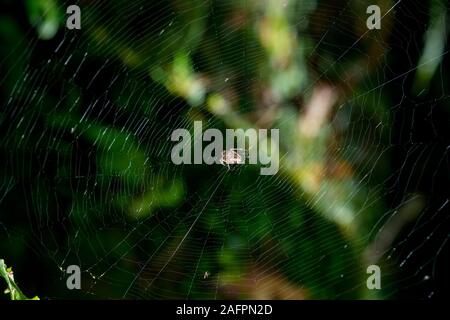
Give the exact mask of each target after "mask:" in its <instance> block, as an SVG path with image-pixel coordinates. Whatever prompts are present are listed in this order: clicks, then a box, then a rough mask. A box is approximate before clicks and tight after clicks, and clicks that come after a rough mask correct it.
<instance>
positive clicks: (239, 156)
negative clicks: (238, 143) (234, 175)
mask: <svg viewBox="0 0 450 320" xmlns="http://www.w3.org/2000/svg"><path fill="white" fill-rule="evenodd" d="M219 163H220V164H221V165H224V166H227V167H228V170H229V169H230V165H232V164H244V163H245V152H244V150H243V149H234V148H233V149H228V150H224V151H222V155H221V157H220V159H219Z"/></svg>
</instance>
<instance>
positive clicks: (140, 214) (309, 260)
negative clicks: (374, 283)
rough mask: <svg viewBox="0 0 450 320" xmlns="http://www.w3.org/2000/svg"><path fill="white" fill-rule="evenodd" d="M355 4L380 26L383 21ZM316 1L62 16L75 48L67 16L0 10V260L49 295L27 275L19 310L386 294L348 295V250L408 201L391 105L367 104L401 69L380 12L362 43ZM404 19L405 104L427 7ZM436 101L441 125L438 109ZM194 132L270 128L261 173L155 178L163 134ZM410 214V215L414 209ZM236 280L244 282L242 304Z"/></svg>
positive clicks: (430, 52)
mask: <svg viewBox="0 0 450 320" xmlns="http://www.w3.org/2000/svg"><path fill="white" fill-rule="evenodd" d="M375 2H376V3H378V4H379V5H380V7H381V8H382V10H383V12H386V11H387V10H389V8H391V7H392V6H393V5H394V2H393V1H390V0H379V1H375ZM330 3H331V2H330V1H279V0H264V1H225V2H223V1H209V2H204V1H200V0H192V1H180V0H171V1H169V0H164V1H129V0H114V1H99V2H92V3H90V2H89V1H80V6H81V7H82V30H80V31H69V30H65V28H64V19H65V16H64V13H65V9H64V8H65V7H66V6H67V5H68V3H65V2H63V1H56V0H55V1H44V0H33V1H31V0H30V1H25V2H23V3H21V4H17V3H13V2H12V1H8V2H7V5H6V4H5V6H7V7H8V8H10V11H9V12H8V14H7V13H2V14H1V16H0V26H1V28H0V30H1V32H0V37H1V39H2V43H3V44H2V47H1V48H0V50H1V57H2V60H1V61H2V63H1V65H2V69H3V68H5V67H6V68H7V69H8V70H6V69H5V73H4V76H3V77H2V79H1V80H2V90H1V94H2V99H3V101H4V103H3V104H4V105H5V108H3V109H2V111H1V114H0V121H1V124H2V140H1V157H2V160H3V161H4V163H5V166H4V168H2V170H1V172H0V174H1V181H2V182H1V184H2V190H1V191H2V193H4V194H5V196H4V198H3V199H2V201H1V208H2V211H3V212H14V213H15V214H13V215H11V214H7V215H5V216H4V217H2V219H1V220H0V229H1V227H2V226H3V227H4V228H5V235H6V237H7V239H8V243H14V245H13V246H10V247H9V248H6V245H3V244H2V245H1V246H0V248H1V250H2V251H0V253H2V254H3V252H7V256H8V259H9V258H11V257H14V261H15V262H14V263H15V264H16V265H26V264H27V261H28V258H27V257H26V252H33V254H34V255H36V256H38V257H39V259H42V260H40V262H39V265H40V266H39V268H40V271H41V272H42V274H45V277H44V276H43V279H55V280H54V281H53V280H52V281H51V283H42V282H40V281H45V280H36V279H33V278H31V276H30V278H29V279H28V280H29V282H30V283H34V286H36V287H35V288H32V289H40V290H42V291H40V292H39V291H36V290H33V292H39V295H40V296H45V295H48V296H62V297H65V296H70V295H74V296H75V297H88V298H91V296H90V293H94V294H96V295H98V296H100V297H114V298H116V297H122V296H125V297H151V298H154V297H157V298H158V297H159V298H161V297H169V298H184V297H186V296H188V297H189V298H215V297H218V296H217V294H219V297H224V298H249V297H250V298H255V297H257V298H289V297H293V298H299V299H307V298H336V297H338V298H383V297H387V296H389V295H390V292H382V293H377V292H373V291H369V290H367V289H366V286H365V284H366V282H365V279H366V276H367V275H366V273H365V270H366V267H367V265H368V264H370V262H371V259H370V257H368V256H367V252H368V248H370V246H371V244H372V243H373V241H374V239H375V237H376V232H373V230H374V228H375V227H376V226H378V227H380V225H382V224H384V223H385V222H386V221H388V220H389V215H387V214H386V213H389V212H392V211H393V210H395V209H393V208H395V207H396V206H400V204H401V203H402V201H404V200H405V198H408V196H409V192H411V193H414V192H416V191H417V190H408V191H407V192H406V191H405V193H402V194H401V196H399V197H401V198H402V199H395V197H396V195H395V192H396V191H394V192H392V190H391V189H392V187H390V186H389V185H388V184H389V183H392V181H391V180H390V179H392V175H393V174H394V173H395V170H396V169H395V165H394V164H393V162H395V161H394V160H393V159H394V158H395V156H394V155H393V154H394V152H393V150H392V149H393V136H395V135H396V134H397V132H396V131H395V130H394V129H395V127H394V126H395V124H394V123H395V121H396V119H395V118H396V117H397V113H396V109H395V107H393V106H395V105H396V104H398V103H399V102H398V101H399V100H400V98H403V96H402V97H399V96H398V95H397V94H398V92H397V91H398V88H395V87H393V88H392V87H388V86H387V88H386V90H376V89H373V88H376V86H377V85H378V84H379V83H382V82H384V81H386V80H387V79H386V78H385V77H386V76H388V74H389V72H388V71H387V69H388V68H387V67H386V66H387V65H391V64H393V63H395V59H401V58H399V56H401V54H399V53H398V52H397V53H395V52H394V53H391V55H388V53H389V51H390V50H391V49H392V46H391V45H390V44H389V41H392V40H391V39H392V38H394V40H396V38H395V37H396V36H397V35H396V33H395V30H394V28H395V25H396V23H397V22H396V21H395V19H394V16H393V13H394V11H393V12H392V14H388V15H386V16H385V17H384V18H383V28H382V29H381V30H375V31H373V32H371V33H370V34H367V29H366V28H365V17H366V14H365V9H366V8H365V5H363V4H362V3H363V2H361V1H349V2H348V3H347V4H345V7H346V10H344V11H341V10H342V8H341V7H340V6H339V5H336V4H335V2H332V3H334V5H333V4H330ZM413 6H417V8H420V10H422V11H425V12H427V13H429V17H432V18H433V19H430V22H429V24H428V25H429V28H428V30H423V32H422V33H423V37H424V39H425V40H424V46H423V47H424V48H423V50H422V48H421V49H420V52H417V53H416V54H417V56H418V55H420V56H421V58H420V60H418V62H417V64H416V63H415V62H414V63H415V64H414V65H412V66H409V67H408V68H411V69H412V68H416V67H417V68H416V72H415V80H414V84H408V85H409V87H410V88H411V89H410V91H411V92H414V93H415V94H417V93H419V92H421V91H423V90H431V91H432V90H433V86H434V84H433V76H434V75H435V73H436V71H437V70H438V66H439V64H440V63H442V58H443V56H442V55H443V52H444V48H445V47H446V31H445V30H447V28H448V25H447V18H446V15H445V12H446V11H445V10H444V11H442V8H443V7H445V5H444V4H443V2H440V1H436V0H435V1H430V4H429V5H428V7H429V11H428V10H427V8H428V7H427V5H419V4H418V3H414V5H413ZM439 8H440V9H439ZM5 12H6V11H5ZM435 12H437V13H436V14H434V13H435ZM427 17H428V16H427V15H425V16H424V18H423V19H427ZM25 21H28V22H25ZM27 23H28V24H27ZM398 23H400V22H398ZM400 24H401V23H400ZM30 28H32V30H33V33H32V34H29V33H27V32H28V30H29V29H30ZM13 35H14V36H13ZM325 38H326V39H325ZM21 39H24V40H21ZM418 47H421V46H418ZM55 48H58V49H56V50H55ZM350 49H351V50H350ZM409 54H410V55H411V56H413V54H414V53H412V52H410V53H409ZM439 55H440V56H441V58H440V59H439V60H438V59H433V57H436V56H439ZM430 59H432V61H433V63H428V62H429V60H430ZM408 70H409V69H408ZM389 76H390V74H389ZM394 76H395V75H394ZM394 76H392V77H391V78H393V77H394ZM380 79H381V82H380ZM434 81H440V80H434ZM446 84H448V83H446ZM392 85H395V83H393V84H392ZM402 88H403V87H402ZM380 89H384V88H380ZM405 94H409V93H405ZM433 94H434V93H433V92H432V93H431V95H433ZM447 94H448V92H447ZM411 99H414V97H411ZM439 103H442V104H443V105H445V106H444V108H445V109H446V110H447V111H446V112H447V113H445V114H446V115H447V116H448V111H449V110H450V109H449V107H448V101H446V100H445V101H444V100H443V101H441V102H439ZM194 120H203V121H204V123H205V124H207V126H208V127H214V128H220V129H225V128H249V127H257V128H279V129H280V137H281V138H280V146H279V148H280V155H281V163H280V172H279V174H278V175H277V176H275V177H267V178H264V179H263V178H261V177H260V176H259V175H258V170H256V169H255V168H252V167H244V168H242V169H241V170H239V171H238V172H235V171H232V172H230V174H229V173H226V174H224V168H219V167H208V166H192V167H188V166H183V167H182V168H179V167H175V166H172V165H171V164H170V163H169V161H170V147H171V144H170V141H169V137H170V133H171V130H173V129H176V128H178V127H186V128H188V129H192V125H193V122H194ZM225 170H226V169H225ZM218 177H223V178H222V179H223V180H220V188H219V189H218V190H219V191H218V192H217V194H216V195H214V197H212V196H211V191H212V190H213V189H214V187H216V185H217V184H218V183H219V182H218V181H219V180H218V179H219V178H218ZM394 185H395V183H394ZM390 188H391V189H390ZM394 189H395V188H394ZM396 190H397V189H396ZM398 190H400V187H399V188H398ZM399 193H401V192H399ZM393 194H394V195H393ZM210 196H211V197H212V200H211V201H210V202H206V201H209V200H208V199H209V198H210ZM11 208H12V210H9V209H11ZM411 208H412V209H411V210H412V212H413V213H412V216H417V215H418V214H419V213H420V211H421V210H422V209H423V207H421V206H419V205H418V206H413V207H411ZM199 213H201V214H202V219H200V220H199V222H198V224H197V225H196V226H195V228H193V230H192V232H191V233H189V231H190V229H189V226H190V225H191V224H192V223H195V222H193V221H195V220H194V218H195V214H199ZM2 215H3V214H2ZM185 234H189V237H188V238H187V239H186V240H184V238H183V235H185ZM2 236H3V235H2ZM205 236H206V237H207V239H209V242H208V245H206V248H204V247H203V243H206V242H205V241H206V240H205ZM183 241H184V242H183ZM4 243H6V241H5V242H4ZM30 243H31V244H32V245H31V248H29V246H30ZM179 243H183V245H182V246H178V244H179ZM192 248H196V250H197V251H196V252H195V254H197V256H195V255H194V256H192V255H193V254H194V253H193V249H192ZM149 259H150V260H149ZM68 261H70V262H71V263H79V264H81V267H82V269H83V270H86V268H87V269H88V271H86V272H85V276H86V277H85V278H89V280H85V281H86V283H84V284H83V287H88V288H90V289H89V290H88V291H83V292H82V293H77V292H70V293H69V292H67V290H66V289H65V288H64V281H60V280H59V279H60V278H61V277H62V276H63V275H61V270H63V269H64V265H63V264H64V263H67V262H68ZM137 261H139V263H137ZM145 261H151V263H150V264H149V265H148V264H146V263H145ZM166 261H169V262H170V263H166ZM380 263H382V261H380ZM23 268H24V272H25V270H27V268H26V267H23ZM393 268H394V267H393V266H392V265H388V264H386V270H392V269H393ZM206 271H208V272H209V273H211V275H214V279H216V280H217V285H218V287H219V288H220V290H219V293H217V292H216V287H215V284H216V282H215V281H216V280H214V283H213V281H212V280H211V281H201V278H202V277H203V273H204V272H206ZM161 272H162V273H163V274H161ZM386 273H387V274H394V276H393V277H394V278H395V273H393V272H386ZM5 279H7V278H5ZM168 279H170V280H168ZM199 279H200V280H199ZM252 279H259V280H260V281H257V282H258V283H259V287H257V289H255V287H254V286H252V284H251V281H252ZM12 284H13V285H14V283H12ZM8 285H10V283H9V282H8ZM30 286H33V285H31V284H30ZM147 289H148V290H147ZM16 290H17V292H18V293H19V291H18V288H17V289H16ZM390 290H391V291H392V290H393V289H390ZM41 292H42V293H41ZM124 292H125V294H124ZM83 294H86V296H83Z"/></svg>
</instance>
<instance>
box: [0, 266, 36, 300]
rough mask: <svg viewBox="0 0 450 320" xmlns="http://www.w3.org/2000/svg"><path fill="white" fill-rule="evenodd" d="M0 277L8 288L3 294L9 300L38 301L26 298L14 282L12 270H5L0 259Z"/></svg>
mask: <svg viewBox="0 0 450 320" xmlns="http://www.w3.org/2000/svg"><path fill="white" fill-rule="evenodd" d="M0 277H2V278H3V279H5V281H6V284H7V285H8V288H7V289H6V290H5V294H8V293H9V295H10V296H11V300H39V297H37V296H36V297H34V298H28V297H27V296H26V295H25V294H24V293H23V292H22V291H21V290H20V288H19V286H18V285H17V284H16V282H15V281H14V273H13V271H12V268H7V267H6V264H5V261H4V260H3V259H0Z"/></svg>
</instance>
